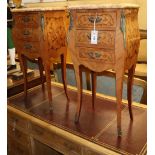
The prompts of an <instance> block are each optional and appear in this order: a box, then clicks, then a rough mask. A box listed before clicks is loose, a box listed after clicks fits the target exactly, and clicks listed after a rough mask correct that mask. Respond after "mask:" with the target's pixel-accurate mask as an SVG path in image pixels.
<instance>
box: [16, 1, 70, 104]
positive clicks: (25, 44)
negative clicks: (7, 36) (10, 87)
mask: <svg viewBox="0 0 155 155" xmlns="http://www.w3.org/2000/svg"><path fill="white" fill-rule="evenodd" d="M55 5H56V4H54V3H53V4H50V3H49V6H48V7H41V6H40V7H27V8H21V9H15V10H13V20H14V27H13V38H14V42H15V48H16V51H17V53H18V56H19V59H20V62H21V68H22V71H23V73H24V80H25V82H24V83H25V88H24V91H25V95H26V96H27V89H28V81H27V74H26V73H27V63H26V60H27V59H30V60H36V59H37V60H38V62H39V69H40V75H41V80H42V82H43V70H45V76H46V83H47V90H48V98H49V102H50V103H51V102H52V92H51V76H50V69H51V64H52V62H53V60H55V59H57V58H58V57H61V63H62V79H63V83H64V89H65V93H66V96H67V90H66V89H67V88H66V53H67V47H66V30H65V18H64V17H66V16H65V7H64V6H55ZM42 87H43V89H44V85H42ZM67 99H68V96H67Z"/></svg>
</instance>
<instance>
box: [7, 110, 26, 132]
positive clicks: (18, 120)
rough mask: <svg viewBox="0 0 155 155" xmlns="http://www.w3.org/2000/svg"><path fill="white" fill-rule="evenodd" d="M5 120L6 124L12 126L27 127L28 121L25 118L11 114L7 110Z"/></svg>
mask: <svg viewBox="0 0 155 155" xmlns="http://www.w3.org/2000/svg"><path fill="white" fill-rule="evenodd" d="M7 119H8V120H7V122H8V124H10V125H12V126H14V127H17V126H18V127H20V128H23V129H27V128H28V122H27V120H26V119H24V118H22V117H20V116H18V115H16V114H13V113H11V112H8V116H7Z"/></svg>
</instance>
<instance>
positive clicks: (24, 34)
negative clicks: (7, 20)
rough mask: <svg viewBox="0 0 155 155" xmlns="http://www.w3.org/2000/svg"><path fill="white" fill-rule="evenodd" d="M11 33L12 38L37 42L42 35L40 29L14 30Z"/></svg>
mask: <svg viewBox="0 0 155 155" xmlns="http://www.w3.org/2000/svg"><path fill="white" fill-rule="evenodd" d="M12 33H13V36H14V38H16V39H19V40H25V41H39V40H40V39H41V34H42V32H41V29H40V28H35V29H34V28H22V29H18V28H14V29H13V31H12Z"/></svg>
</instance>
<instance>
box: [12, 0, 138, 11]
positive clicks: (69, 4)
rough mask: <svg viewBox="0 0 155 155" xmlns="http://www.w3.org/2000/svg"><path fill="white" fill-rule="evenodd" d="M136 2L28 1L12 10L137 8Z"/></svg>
mask: <svg viewBox="0 0 155 155" xmlns="http://www.w3.org/2000/svg"><path fill="white" fill-rule="evenodd" d="M138 7H139V6H138V5H136V4H129V3H126V4H122V3H121V4H119V3H115V4H113V3H112V4H110V3H105V2H104V3H103V1H82V0H81V1H66V2H65V1H63V2H47V3H31V4H30V3H29V4H25V5H24V7H22V8H15V9H13V10H12V12H26V11H45V10H51V11H52V10H65V9H67V8H68V9H98V8H138Z"/></svg>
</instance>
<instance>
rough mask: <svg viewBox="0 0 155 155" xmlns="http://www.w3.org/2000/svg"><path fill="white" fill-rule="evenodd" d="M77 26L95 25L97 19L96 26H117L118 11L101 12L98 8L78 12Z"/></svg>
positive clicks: (91, 26) (89, 26)
mask: <svg viewBox="0 0 155 155" xmlns="http://www.w3.org/2000/svg"><path fill="white" fill-rule="evenodd" d="M76 19H77V20H76V27H77V28H91V29H93V27H94V20H95V19H96V28H107V27H109V28H115V27H116V12H108V11H105V12H99V11H98V10H90V11H86V12H78V13H77V18H76Z"/></svg>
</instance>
